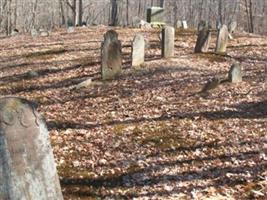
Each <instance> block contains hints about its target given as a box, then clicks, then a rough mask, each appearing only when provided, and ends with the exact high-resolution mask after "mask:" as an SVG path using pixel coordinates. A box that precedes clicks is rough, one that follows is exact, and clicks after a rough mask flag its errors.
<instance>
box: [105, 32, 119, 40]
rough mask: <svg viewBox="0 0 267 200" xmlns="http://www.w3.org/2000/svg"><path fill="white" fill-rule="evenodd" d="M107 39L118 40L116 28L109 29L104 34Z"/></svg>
mask: <svg viewBox="0 0 267 200" xmlns="http://www.w3.org/2000/svg"><path fill="white" fill-rule="evenodd" d="M104 38H105V40H106V39H110V40H118V33H117V32H116V31H114V30H108V31H107V32H106V33H105V35H104Z"/></svg>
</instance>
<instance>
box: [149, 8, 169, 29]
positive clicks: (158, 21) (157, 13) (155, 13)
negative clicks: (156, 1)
mask: <svg viewBox="0 0 267 200" xmlns="http://www.w3.org/2000/svg"><path fill="white" fill-rule="evenodd" d="M146 21H147V22H148V23H150V24H151V25H164V24H165V11H164V8H161V7H151V8H148V9H147V20H146Z"/></svg>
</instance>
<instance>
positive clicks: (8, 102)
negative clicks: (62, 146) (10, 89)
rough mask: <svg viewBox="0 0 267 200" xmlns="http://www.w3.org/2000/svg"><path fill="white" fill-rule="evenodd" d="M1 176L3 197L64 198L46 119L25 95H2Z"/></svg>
mask: <svg viewBox="0 0 267 200" xmlns="http://www.w3.org/2000/svg"><path fill="white" fill-rule="evenodd" d="M0 180H1V181H0V199H3V200H4V199H8V200H18V199H24V200H29V199H42V200H51V199H59V200H63V196H62V193H61V189H60V184H59V178H58V175H57V170H56V165H55V161H54V156H53V152H52V148H51V144H50V141H49V134H48V130H47V128H46V125H45V122H44V121H43V119H42V118H41V117H40V115H39V114H38V113H37V112H36V110H35V108H34V105H33V103H31V102H29V101H27V100H25V99H21V98H16V97H4V98H1V99H0Z"/></svg>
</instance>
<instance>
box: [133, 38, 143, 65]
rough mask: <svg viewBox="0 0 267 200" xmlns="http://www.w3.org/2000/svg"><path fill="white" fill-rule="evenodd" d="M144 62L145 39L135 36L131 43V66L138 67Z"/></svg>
mask: <svg viewBox="0 0 267 200" xmlns="http://www.w3.org/2000/svg"><path fill="white" fill-rule="evenodd" d="M144 62H145V39H144V36H143V35H141V34H137V35H136V36H135V37H134V39H133V42H132V66H133V67H140V66H141V65H142V64H143V63H144Z"/></svg>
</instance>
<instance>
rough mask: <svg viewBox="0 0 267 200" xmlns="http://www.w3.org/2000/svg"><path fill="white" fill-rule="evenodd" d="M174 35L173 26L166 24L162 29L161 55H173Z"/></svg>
mask: <svg viewBox="0 0 267 200" xmlns="http://www.w3.org/2000/svg"><path fill="white" fill-rule="evenodd" d="M174 36H175V31H174V28H173V27H170V26H166V27H165V28H164V29H162V48H161V52H162V57H164V58H170V57H173V56H174Z"/></svg>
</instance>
